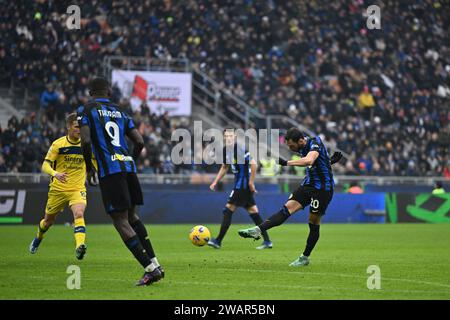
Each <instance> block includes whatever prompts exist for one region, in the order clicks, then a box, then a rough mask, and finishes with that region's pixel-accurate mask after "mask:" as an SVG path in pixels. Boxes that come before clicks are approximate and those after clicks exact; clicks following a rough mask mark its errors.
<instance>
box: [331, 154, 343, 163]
mask: <svg viewBox="0 0 450 320" xmlns="http://www.w3.org/2000/svg"><path fill="white" fill-rule="evenodd" d="M341 159H342V152H339V151H337V152H335V153H333V155H332V156H331V158H330V163H331V164H332V165H333V164H335V163H337V162H339V160H341Z"/></svg>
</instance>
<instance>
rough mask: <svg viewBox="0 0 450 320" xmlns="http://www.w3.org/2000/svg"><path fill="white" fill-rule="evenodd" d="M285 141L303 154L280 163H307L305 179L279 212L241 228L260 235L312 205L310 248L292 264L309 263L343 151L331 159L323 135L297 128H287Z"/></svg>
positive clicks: (251, 235)
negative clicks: (257, 223) (297, 158)
mask: <svg viewBox="0 0 450 320" xmlns="http://www.w3.org/2000/svg"><path fill="white" fill-rule="evenodd" d="M285 141H286V144H287V146H288V147H289V149H291V150H292V151H294V152H298V153H299V154H300V155H301V158H300V159H299V160H289V161H286V160H284V159H281V158H280V159H279V164H280V165H282V166H300V167H307V170H306V176H305V179H304V181H303V183H302V185H301V186H300V187H299V188H298V189H297V190H296V191H294V192H293V193H292V194H291V195H290V197H289V199H288V201H287V202H286V203H285V204H284V206H283V208H281V210H280V211H279V212H277V213H275V214H274V215H273V216H271V217H270V218H269V219H268V220H266V221H264V222H263V223H262V224H260V225H258V226H256V227H253V228H249V229H243V230H239V235H240V236H241V237H243V238H254V239H259V238H260V237H261V234H262V232H264V231H267V230H269V229H270V228H273V227H276V226H279V225H281V224H282V223H284V222H285V221H286V220H287V219H288V218H289V217H290V216H291V215H292V214H294V213H295V212H297V211H298V210H300V209H303V208H305V207H306V206H308V205H310V211H309V236H308V239H307V241H306V248H305V250H304V251H303V254H302V255H301V256H300V257H299V258H298V259H296V260H295V261H293V262H292V263H291V264H290V266H307V265H308V264H309V256H310V254H311V251H312V250H313V249H314V246H315V245H316V243H317V241H318V240H319V230H320V220H321V218H322V216H323V215H324V214H325V210H326V209H327V207H328V204H329V203H330V201H331V199H332V198H333V188H334V181H333V172H332V170H331V165H332V164H334V163H336V162H338V161H339V160H340V159H341V158H342V154H341V153H340V152H336V153H334V154H333V156H332V157H331V160H330V158H329V156H328V152H327V149H326V148H325V145H324V144H323V143H322V141H321V139H320V138H319V137H314V138H310V137H305V136H303V133H302V132H301V131H300V130H298V129H297V128H291V129H289V130H288V131H287V133H286V136H285Z"/></svg>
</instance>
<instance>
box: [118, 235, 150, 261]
mask: <svg viewBox="0 0 450 320" xmlns="http://www.w3.org/2000/svg"><path fill="white" fill-rule="evenodd" d="M124 242H125V245H126V246H127V248H128V249H129V250H130V251H131V253H132V254H133V256H134V257H135V258H136V260H137V261H139V263H140V264H141V266H143V267H144V268H145V267H147V266H148V265H149V264H151V263H152V261H151V260H150V257H149V256H148V254H147V253H146V252H145V249H144V247H143V246H142V244H141V242H140V241H139V238H138V236H137V235H135V236H133V237H131V238H130V239H128V240H125V241H124Z"/></svg>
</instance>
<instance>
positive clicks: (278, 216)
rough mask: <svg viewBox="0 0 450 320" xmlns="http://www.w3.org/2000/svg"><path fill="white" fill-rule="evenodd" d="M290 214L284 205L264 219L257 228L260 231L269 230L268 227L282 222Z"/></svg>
mask: <svg viewBox="0 0 450 320" xmlns="http://www.w3.org/2000/svg"><path fill="white" fill-rule="evenodd" d="M290 216H291V215H290V213H289V210H288V208H286V206H283V208H281V210H280V211H278V212H277V213H275V214H274V215H273V216H271V217H270V218H269V219H267V220H266V221H264V222H263V223H262V224H260V225H259V229H261V232H262V231H264V230H269V229H270V228H273V227H276V226H279V225H280V224H282V223H283V222H285V221H286V220H287V218H289V217H290Z"/></svg>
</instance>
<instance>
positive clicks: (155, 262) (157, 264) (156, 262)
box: [151, 257, 161, 267]
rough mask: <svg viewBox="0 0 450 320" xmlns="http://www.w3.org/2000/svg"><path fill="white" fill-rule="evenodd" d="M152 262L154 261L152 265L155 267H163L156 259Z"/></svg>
mask: <svg viewBox="0 0 450 320" xmlns="http://www.w3.org/2000/svg"><path fill="white" fill-rule="evenodd" d="M151 260H152V263H153V264H154V265H155V267H159V266H161V265H160V264H159V261H158V259H157V258H156V257H154V258H152V259H151Z"/></svg>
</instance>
